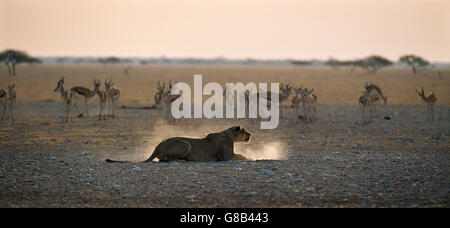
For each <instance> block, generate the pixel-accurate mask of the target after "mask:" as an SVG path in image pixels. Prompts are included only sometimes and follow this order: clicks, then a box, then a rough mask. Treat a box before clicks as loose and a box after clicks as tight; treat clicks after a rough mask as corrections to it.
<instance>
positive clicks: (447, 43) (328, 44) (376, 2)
mask: <svg viewBox="0 0 450 228" xmlns="http://www.w3.org/2000/svg"><path fill="white" fill-rule="evenodd" d="M448 12H450V1H448V0H395V1H388V0H360V1H358V0H342V1H334V0H316V1H311V0H298V1H294V0H277V1H275V0H268V1H258V0H248V1H237V0H230V1H219V0H209V1H206V0H196V1H188V0H169V1H164V0H149V1H142V0H126V1H125V0H2V1H1V2H0V34H1V35H0V50H3V49H8V48H13V49H19V50H24V51H27V52H28V53H29V54H31V55H35V56H42V57H57V56H65V57H104V56H118V57H129V58H147V57H161V56H166V57H168V58H217V57H223V58H227V59H246V58H254V59H308V60H311V59H318V60H326V59H329V58H330V57H333V58H336V59H356V58H361V57H366V56H369V55H372V54H376V55H381V56H384V57H386V58H388V59H390V60H393V61H397V60H398V57H399V56H401V55H404V54H416V55H419V56H422V57H424V58H425V59H428V60H429V61H431V62H450V30H449V29H448V28H450V15H449V14H448ZM11 18H14V20H11Z"/></svg>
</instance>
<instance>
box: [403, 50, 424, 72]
mask: <svg viewBox="0 0 450 228" xmlns="http://www.w3.org/2000/svg"><path fill="white" fill-rule="evenodd" d="M399 61H400V62H402V63H406V64H408V65H409V66H410V67H411V69H412V71H413V73H414V74H416V73H417V69H418V68H425V67H427V66H428V65H430V62H428V61H427V60H425V59H423V58H422V57H420V56H415V55H404V56H401V57H400V59H399Z"/></svg>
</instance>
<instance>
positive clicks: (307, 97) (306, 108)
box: [300, 88, 317, 122]
mask: <svg viewBox="0 0 450 228" xmlns="http://www.w3.org/2000/svg"><path fill="white" fill-rule="evenodd" d="M313 92H314V89H308V88H304V89H302V90H301V91H300V93H301V95H302V105H303V114H304V115H305V121H306V122H307V121H308V120H309V121H312V120H313V119H315V116H316V111H317V110H316V102H317V96H316V95H315V94H314V93H313Z"/></svg>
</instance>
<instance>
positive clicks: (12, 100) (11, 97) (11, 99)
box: [8, 84, 17, 121]
mask: <svg viewBox="0 0 450 228" xmlns="http://www.w3.org/2000/svg"><path fill="white" fill-rule="evenodd" d="M15 87H16V84H13V85H12V86H10V85H8V109H9V114H10V117H11V121H14V107H15V105H16V98H17V95H16V91H14V88H15Z"/></svg>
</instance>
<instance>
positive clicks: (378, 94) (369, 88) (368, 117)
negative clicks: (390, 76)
mask: <svg viewBox="0 0 450 228" xmlns="http://www.w3.org/2000/svg"><path fill="white" fill-rule="evenodd" d="M364 89H365V91H363V95H361V96H360V97H359V99H358V103H359V104H360V107H362V115H363V123H371V122H372V120H373V112H374V111H375V106H374V105H375V104H376V103H377V102H379V101H381V100H382V101H383V104H384V105H387V96H384V95H383V92H382V91H381V88H380V87H379V86H377V85H375V84H373V83H370V84H367V82H366V84H365V85H364Z"/></svg>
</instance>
